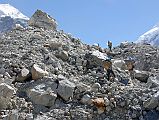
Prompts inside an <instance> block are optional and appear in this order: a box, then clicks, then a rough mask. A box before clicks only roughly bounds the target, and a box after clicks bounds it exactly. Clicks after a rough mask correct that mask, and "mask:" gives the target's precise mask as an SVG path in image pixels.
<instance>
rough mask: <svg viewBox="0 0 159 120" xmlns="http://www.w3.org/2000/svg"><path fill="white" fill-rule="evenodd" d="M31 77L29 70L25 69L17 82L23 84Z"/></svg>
mask: <svg viewBox="0 0 159 120" xmlns="http://www.w3.org/2000/svg"><path fill="white" fill-rule="evenodd" d="M29 77H30V74H29V70H28V69H26V68H23V69H22V70H21V72H20V74H19V75H18V77H17V78H16V81H20V82H23V81H25V80H27V79H28V78H29Z"/></svg>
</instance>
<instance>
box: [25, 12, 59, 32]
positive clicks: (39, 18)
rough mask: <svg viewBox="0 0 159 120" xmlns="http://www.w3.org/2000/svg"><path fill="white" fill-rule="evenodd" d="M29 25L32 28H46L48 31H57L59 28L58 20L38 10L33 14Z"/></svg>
mask: <svg viewBox="0 0 159 120" xmlns="http://www.w3.org/2000/svg"><path fill="white" fill-rule="evenodd" d="M28 24H29V25H30V26H35V27H39V28H44V29H48V30H56V27H57V23H56V20H55V19H53V18H52V17H50V16H49V15H48V14H47V13H45V12H43V11H41V10H37V11H36V12H35V13H34V14H33V16H32V17H31V18H30V20H29V22H28Z"/></svg>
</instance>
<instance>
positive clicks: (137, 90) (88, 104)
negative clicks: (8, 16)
mask: <svg viewBox="0 0 159 120" xmlns="http://www.w3.org/2000/svg"><path fill="white" fill-rule="evenodd" d="M28 24H29V26H28V27H26V28H23V27H22V26H20V25H16V27H15V28H14V29H13V30H12V31H11V32H8V33H6V34H4V35H3V36H1V37H0V119H2V120H158V119H159V62H158V61H159V49H158V48H154V47H152V46H150V45H138V44H135V43H127V42H126V43H121V44H120V45H119V46H117V47H115V48H113V52H109V51H108V50H107V49H104V48H101V47H98V46H95V45H92V46H91V45H86V44H84V43H82V42H81V41H80V40H79V39H77V38H74V37H72V35H70V34H66V33H64V32H63V31H62V30H61V31H60V30H57V23H56V21H55V19H53V18H51V17H50V16H49V15H47V14H46V13H44V12H42V11H40V10H37V11H36V12H35V13H34V15H33V16H32V17H31V19H30V20H29V22H28ZM107 56H111V57H112V62H113V71H114V73H115V75H116V77H115V79H113V80H111V81H108V80H107V74H106V71H105V70H104V68H103V64H102V61H103V59H105V58H106V57H107ZM128 57H133V58H135V61H136V62H135V70H134V74H133V77H130V73H129V72H128V70H127V66H126V64H125V61H124V59H126V58H128Z"/></svg>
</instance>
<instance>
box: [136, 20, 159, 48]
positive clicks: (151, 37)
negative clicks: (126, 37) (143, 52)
mask: <svg viewBox="0 0 159 120" xmlns="http://www.w3.org/2000/svg"><path fill="white" fill-rule="evenodd" d="M136 42H137V43H140V44H144V43H146V44H151V45H154V46H159V23H158V24H156V25H155V26H153V28H152V29H150V30H149V31H147V32H145V33H144V34H143V35H141V36H140V37H139V38H138V40H137V41H136Z"/></svg>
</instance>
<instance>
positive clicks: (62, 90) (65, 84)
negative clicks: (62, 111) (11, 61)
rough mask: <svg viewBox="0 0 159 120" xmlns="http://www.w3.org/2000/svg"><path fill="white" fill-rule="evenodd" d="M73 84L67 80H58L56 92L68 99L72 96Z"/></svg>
mask: <svg viewBox="0 0 159 120" xmlns="http://www.w3.org/2000/svg"><path fill="white" fill-rule="evenodd" d="M74 88H75V84H74V83H72V82H70V81H69V80H62V81H60V82H59V86H58V88H57V93H58V94H59V95H60V96H61V97H62V98H63V99H64V100H65V101H68V100H69V98H70V97H72V96H73V92H74Z"/></svg>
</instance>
